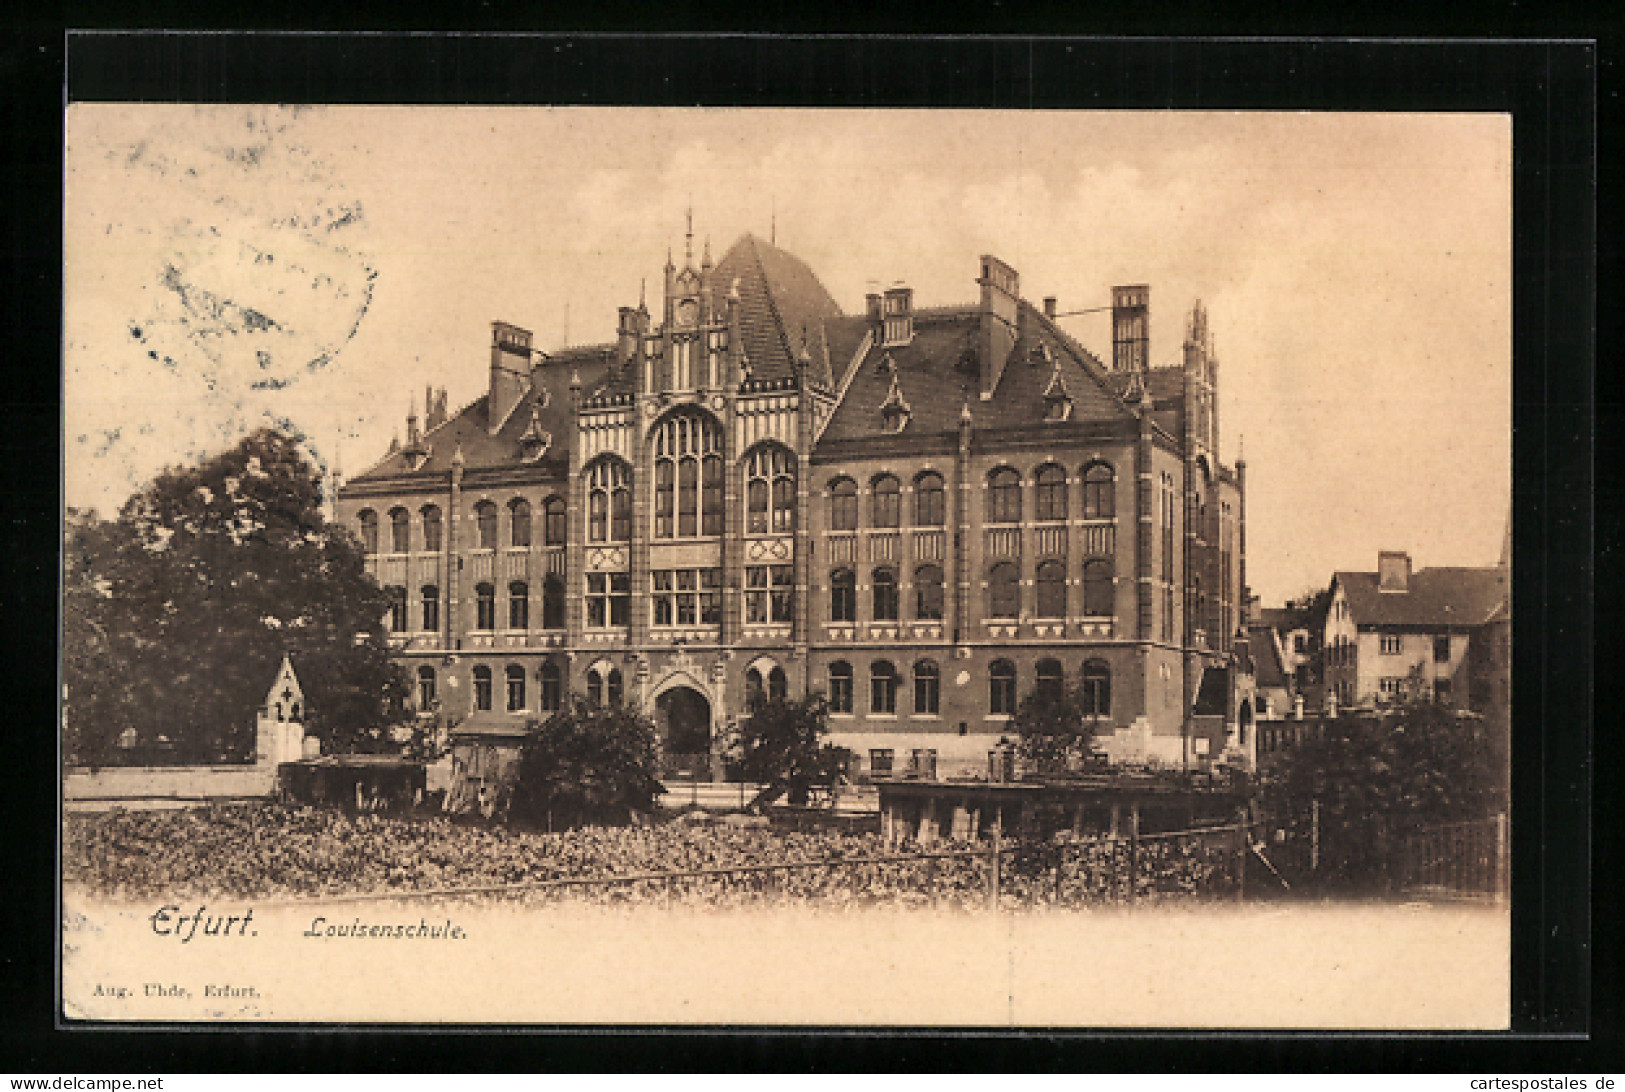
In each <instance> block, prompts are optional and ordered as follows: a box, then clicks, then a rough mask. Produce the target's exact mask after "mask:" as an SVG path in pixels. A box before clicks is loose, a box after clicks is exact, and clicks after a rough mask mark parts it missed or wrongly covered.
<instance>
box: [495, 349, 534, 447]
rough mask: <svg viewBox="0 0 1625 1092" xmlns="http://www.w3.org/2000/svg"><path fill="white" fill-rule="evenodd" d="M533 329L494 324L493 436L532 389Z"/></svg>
mask: <svg viewBox="0 0 1625 1092" xmlns="http://www.w3.org/2000/svg"><path fill="white" fill-rule="evenodd" d="M530 343H531V333H530V331H529V330H523V329H520V328H519V327H518V326H514V325H512V324H510V323H506V322H493V323H491V399H490V405H489V412H488V417H489V421H490V425H489V427H490V430H491V434H492V435H493V436H494V435H496V433H497V430H499V429H500V428H502V425H503V423H504V422H505V421H507V420H508V417H509V416H510V415H511V414H512V413H513V411H514V407H515V406H517V405H519V400H520V399H521V398H523V397H524V396H525V392H526V391H528V390H530Z"/></svg>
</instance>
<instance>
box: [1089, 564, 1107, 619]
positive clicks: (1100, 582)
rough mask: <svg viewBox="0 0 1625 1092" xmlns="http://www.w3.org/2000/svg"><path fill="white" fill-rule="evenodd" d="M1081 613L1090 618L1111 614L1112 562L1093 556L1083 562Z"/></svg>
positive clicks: (1105, 616)
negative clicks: (1091, 558) (1093, 557)
mask: <svg viewBox="0 0 1625 1092" xmlns="http://www.w3.org/2000/svg"><path fill="white" fill-rule="evenodd" d="M1083 613H1084V614H1086V615H1088V616H1089V617H1091V618H1108V617H1110V616H1111V615H1112V613H1113V610H1112V563H1111V560H1110V559H1109V558H1099V557H1097V558H1095V559H1093V560H1091V561H1086V562H1084V563H1083Z"/></svg>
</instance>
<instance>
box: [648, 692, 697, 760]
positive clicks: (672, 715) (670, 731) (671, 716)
mask: <svg viewBox="0 0 1625 1092" xmlns="http://www.w3.org/2000/svg"><path fill="white" fill-rule="evenodd" d="M655 707H656V709H658V710H659V712H660V729H661V742H662V744H663V745H664V746H665V750H666V754H668V755H674V756H675V755H709V754H710V753H711V703H710V702H709V701H707V700H706V698H705V695H704V694H701V693H700V692H699V691H698V690H695V689H693V688H691V687H687V686H677V687H673V688H672V689H670V690H668V691H666V692H665V693H664V694H662V695H660V697H659V698H657V699H655Z"/></svg>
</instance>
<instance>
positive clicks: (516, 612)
mask: <svg viewBox="0 0 1625 1092" xmlns="http://www.w3.org/2000/svg"><path fill="white" fill-rule="evenodd" d="M508 628H509V629H529V628H530V585H529V584H526V583H525V582H524V581H523V580H515V581H514V582H513V583H511V584H509V585H508Z"/></svg>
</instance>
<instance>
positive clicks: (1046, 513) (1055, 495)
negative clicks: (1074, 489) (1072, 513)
mask: <svg viewBox="0 0 1625 1092" xmlns="http://www.w3.org/2000/svg"><path fill="white" fill-rule="evenodd" d="M1037 482H1038V495H1037V496H1036V497H1035V498H1034V502H1035V503H1034V507H1035V508H1036V511H1035V512H1034V517H1035V518H1037V519H1042V520H1062V519H1065V518H1066V471H1064V470H1062V469H1061V468H1060V467H1058V466H1055V465H1054V464H1051V465H1049V466H1044V467H1039V469H1038V476H1037Z"/></svg>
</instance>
